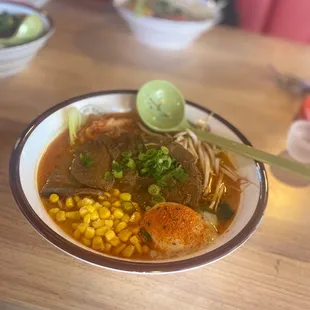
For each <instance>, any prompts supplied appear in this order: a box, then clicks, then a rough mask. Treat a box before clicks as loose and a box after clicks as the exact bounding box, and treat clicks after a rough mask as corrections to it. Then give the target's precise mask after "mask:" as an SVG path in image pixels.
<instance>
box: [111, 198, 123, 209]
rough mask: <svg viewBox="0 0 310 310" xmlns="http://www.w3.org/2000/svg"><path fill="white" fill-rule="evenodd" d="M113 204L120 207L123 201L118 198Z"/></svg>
mask: <svg viewBox="0 0 310 310" xmlns="http://www.w3.org/2000/svg"><path fill="white" fill-rule="evenodd" d="M112 206H113V207H115V208H119V207H120V206H121V202H120V201H119V200H116V201H115V202H113V203H112Z"/></svg>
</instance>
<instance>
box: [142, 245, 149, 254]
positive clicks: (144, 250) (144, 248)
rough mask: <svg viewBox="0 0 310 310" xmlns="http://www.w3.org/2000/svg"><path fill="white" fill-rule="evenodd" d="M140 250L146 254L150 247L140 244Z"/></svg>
mask: <svg viewBox="0 0 310 310" xmlns="http://www.w3.org/2000/svg"><path fill="white" fill-rule="evenodd" d="M142 251H143V253H144V254H147V253H148V252H149V251H150V248H149V247H148V246H147V245H143V246H142Z"/></svg>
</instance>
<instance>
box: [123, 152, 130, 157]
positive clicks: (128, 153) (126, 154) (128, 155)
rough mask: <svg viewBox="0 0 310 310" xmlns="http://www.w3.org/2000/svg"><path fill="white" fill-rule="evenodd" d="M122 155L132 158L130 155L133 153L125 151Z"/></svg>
mask: <svg viewBox="0 0 310 310" xmlns="http://www.w3.org/2000/svg"><path fill="white" fill-rule="evenodd" d="M122 156H123V157H125V158H130V157H132V153H131V152H123V153H122Z"/></svg>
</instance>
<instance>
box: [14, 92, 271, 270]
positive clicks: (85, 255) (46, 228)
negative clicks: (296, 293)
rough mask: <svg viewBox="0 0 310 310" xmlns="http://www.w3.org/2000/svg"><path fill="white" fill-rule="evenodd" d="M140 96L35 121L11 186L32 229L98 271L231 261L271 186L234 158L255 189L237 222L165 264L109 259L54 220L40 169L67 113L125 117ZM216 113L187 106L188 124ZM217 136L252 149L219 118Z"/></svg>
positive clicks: (247, 193)
mask: <svg viewBox="0 0 310 310" xmlns="http://www.w3.org/2000/svg"><path fill="white" fill-rule="evenodd" d="M136 93H137V92H136V91H129V90H121V91H102V92H97V93H91V94H87V95H83V96H79V97H76V98H72V99H69V100H67V101H64V102H62V103H59V104H58V105H56V106H54V107H52V108H50V109H49V110H47V111H46V112H44V113H43V114H42V115H40V116H39V117H38V118H36V119H35V120H34V121H33V122H32V123H31V124H30V125H29V126H28V127H27V128H26V129H25V131H24V132H23V133H22V134H21V136H20V138H19V139H18V140H17V142H16V144H15V147H14V150H13V152H12V156H11V161H10V185H11V190H12V193H13V196H14V198H15V200H16V202H17V205H18V206H19V208H20V210H21V211H22V213H23V214H24V215H25V217H26V218H27V219H28V221H29V222H30V223H31V225H32V226H33V227H34V228H35V229H36V230H37V231H38V232H39V233H40V234H41V235H42V236H43V237H44V238H46V239H47V240H48V241H50V242H51V243H52V244H54V245H55V246H56V247H58V248H59V249H61V250H63V251H64V252H66V253H68V254H70V255H72V256H74V257H76V258H79V259H81V260H83V261H85V262H88V263H91V264H94V265H97V266H99V267H104V268H109V269H113V270H118V271H126V272H135V273H152V272H160V273H169V272H176V271H184V270H189V269H192V268H197V267H199V266H203V265H206V264H209V263H212V262H215V261H217V260H218V259H220V258H222V257H224V256H226V255H227V254H229V253H231V252H233V251H234V250H235V249H237V248H238V247H239V246H240V245H242V244H243V243H244V242H245V241H246V240H247V239H248V238H249V237H250V236H251V234H252V233H253V232H254V231H255V229H256V227H257V226H258V224H259V222H260V220H261V219H262V216H263V214H264V210H265V207H266V203H267V196H268V182H267V177H266V171H265V168H264V166H263V164H261V163H257V162H255V161H253V160H249V159H246V158H244V157H241V156H236V157H235V165H236V166H237V167H238V169H239V172H240V175H241V176H242V177H245V178H247V179H248V180H249V181H250V182H251V185H249V186H247V187H246V188H245V189H244V191H243V192H242V197H241V202H240V206H239V209H238V212H237V214H236V216H235V218H234V220H233V223H232V224H231V226H230V227H229V228H228V230H227V231H226V232H225V233H224V234H223V235H221V236H220V237H219V239H218V240H217V242H216V243H215V244H214V245H212V246H209V247H206V248H204V249H202V250H200V251H198V252H195V253H192V254H190V255H186V256H182V257H179V258H173V259H163V260H160V261H138V260H130V259H124V258H117V257H112V256H108V255H106V254H104V253H99V252H96V251H94V250H92V249H90V248H88V247H85V246H84V245H82V244H81V243H78V242H77V241H76V240H74V239H73V238H72V237H70V236H69V235H67V234H66V233H64V232H63V231H62V230H61V229H60V227H59V226H58V225H57V224H56V223H55V222H54V221H53V220H52V219H51V218H50V216H49V215H48V213H47V211H46V209H45V208H44V206H43V204H42V202H41V200H40V197H39V193H38V189H37V173H38V165H39V162H40V159H41V158H42V155H43V154H44V152H45V151H46V149H47V147H48V146H49V144H50V143H51V142H52V141H53V140H54V139H55V138H56V137H57V136H58V135H59V134H60V133H61V132H62V131H63V130H64V128H65V127H66V125H65V124H66V111H67V109H68V107H71V106H74V107H77V108H78V109H84V108H86V107H89V106H92V107H94V110H96V111H99V112H101V113H109V112H125V111H129V110H131V109H132V107H133V105H134V104H135V100H136ZM210 113H211V111H209V110H207V109H205V108H202V107H200V106H198V105H196V104H194V103H192V102H189V101H187V104H186V115H187V119H188V120H189V121H191V122H195V121H197V120H199V119H205V118H206V117H207V116H208V115H209V114H210ZM209 124H210V126H211V129H212V131H214V132H216V133H218V134H220V135H222V136H225V137H227V138H231V139H233V140H235V141H239V142H242V143H245V144H250V143H249V141H248V140H247V139H246V138H245V137H244V136H243V134H242V133H240V132H239V131H238V130H237V129H236V128H235V127H234V126H233V125H231V124H230V123H229V122H227V121H226V120H225V119H223V118H222V117H220V116H219V115H217V114H213V117H212V118H211V120H210V123H209Z"/></svg>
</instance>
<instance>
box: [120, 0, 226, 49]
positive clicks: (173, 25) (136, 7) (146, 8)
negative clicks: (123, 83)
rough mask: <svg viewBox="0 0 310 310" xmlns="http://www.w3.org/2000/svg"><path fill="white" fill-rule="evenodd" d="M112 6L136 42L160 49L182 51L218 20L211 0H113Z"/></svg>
mask: <svg viewBox="0 0 310 310" xmlns="http://www.w3.org/2000/svg"><path fill="white" fill-rule="evenodd" d="M114 7H115V9H116V10H117V12H118V13H119V15H120V16H121V17H122V18H123V19H124V20H125V21H126V22H127V24H128V26H129V28H130V29H131V31H132V32H133V34H134V36H135V37H136V39H137V40H138V41H139V42H140V43H142V44H144V45H148V46H151V47H155V48H163V49H172V50H178V49H183V48H186V47H187V46H189V45H190V44H191V43H192V42H193V41H195V40H196V39H197V38H199V37H200V36H201V35H202V34H203V33H205V32H206V31H208V30H210V29H211V28H212V27H213V26H214V25H215V24H217V23H218V22H219V21H220V19H221V7H220V6H219V5H217V4H216V2H215V1H213V0H208V1H184V0H183V1H174V0H159V1H157V0H114Z"/></svg>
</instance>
